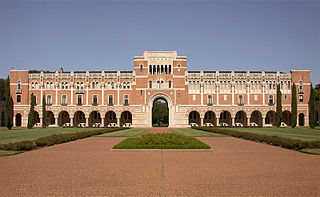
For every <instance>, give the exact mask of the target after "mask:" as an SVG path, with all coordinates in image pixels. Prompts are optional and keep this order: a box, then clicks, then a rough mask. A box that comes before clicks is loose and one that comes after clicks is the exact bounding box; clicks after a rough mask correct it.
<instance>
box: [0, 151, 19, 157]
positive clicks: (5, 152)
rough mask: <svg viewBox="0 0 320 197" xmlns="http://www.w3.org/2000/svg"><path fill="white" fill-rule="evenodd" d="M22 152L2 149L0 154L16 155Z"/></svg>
mask: <svg viewBox="0 0 320 197" xmlns="http://www.w3.org/2000/svg"><path fill="white" fill-rule="evenodd" d="M22 152H23V151H13V150H0V156H8V155H16V154H19V153H22Z"/></svg>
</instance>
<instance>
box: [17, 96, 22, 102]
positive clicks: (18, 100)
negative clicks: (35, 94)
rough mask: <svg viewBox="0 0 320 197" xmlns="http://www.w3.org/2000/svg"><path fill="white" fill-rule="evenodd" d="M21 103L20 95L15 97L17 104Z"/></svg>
mask: <svg viewBox="0 0 320 197" xmlns="http://www.w3.org/2000/svg"><path fill="white" fill-rule="evenodd" d="M20 102H21V95H17V103H20Z"/></svg>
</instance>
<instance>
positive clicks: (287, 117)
mask: <svg viewBox="0 0 320 197" xmlns="http://www.w3.org/2000/svg"><path fill="white" fill-rule="evenodd" d="M281 122H284V123H285V124H286V126H290V124H291V113H290V112H289V111H288V110H286V111H283V112H282V118H281Z"/></svg>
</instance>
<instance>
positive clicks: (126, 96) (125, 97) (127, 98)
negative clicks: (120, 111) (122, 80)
mask: <svg viewBox="0 0 320 197" xmlns="http://www.w3.org/2000/svg"><path fill="white" fill-rule="evenodd" d="M123 105H129V95H124V102H123Z"/></svg>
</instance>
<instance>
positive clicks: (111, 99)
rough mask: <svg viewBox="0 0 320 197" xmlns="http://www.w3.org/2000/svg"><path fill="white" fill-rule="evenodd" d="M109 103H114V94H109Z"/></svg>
mask: <svg viewBox="0 0 320 197" xmlns="http://www.w3.org/2000/svg"><path fill="white" fill-rule="evenodd" d="M108 105H110V106H112V105H113V95H109V99H108Z"/></svg>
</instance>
